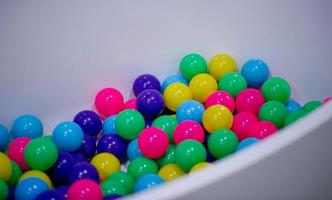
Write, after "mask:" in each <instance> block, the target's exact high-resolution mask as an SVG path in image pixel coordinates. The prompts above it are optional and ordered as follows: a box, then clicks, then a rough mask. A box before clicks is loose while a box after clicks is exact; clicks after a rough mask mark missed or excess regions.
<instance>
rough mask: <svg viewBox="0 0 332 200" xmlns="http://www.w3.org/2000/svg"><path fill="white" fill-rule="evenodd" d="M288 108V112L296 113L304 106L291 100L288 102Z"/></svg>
mask: <svg viewBox="0 0 332 200" xmlns="http://www.w3.org/2000/svg"><path fill="white" fill-rule="evenodd" d="M286 108H287V111H288V112H294V111H297V110H300V109H301V108H302V106H301V105H300V104H299V103H298V102H297V101H295V100H292V99H291V100H289V101H287V103H286Z"/></svg>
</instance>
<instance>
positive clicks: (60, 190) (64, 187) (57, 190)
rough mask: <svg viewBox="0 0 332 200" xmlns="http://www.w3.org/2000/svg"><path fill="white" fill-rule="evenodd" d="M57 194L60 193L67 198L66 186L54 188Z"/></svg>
mask: <svg viewBox="0 0 332 200" xmlns="http://www.w3.org/2000/svg"><path fill="white" fill-rule="evenodd" d="M54 191H56V192H57V193H58V194H60V195H61V196H62V197H63V198H64V199H68V186H64V185H62V186H59V187H56V188H55V190H54Z"/></svg>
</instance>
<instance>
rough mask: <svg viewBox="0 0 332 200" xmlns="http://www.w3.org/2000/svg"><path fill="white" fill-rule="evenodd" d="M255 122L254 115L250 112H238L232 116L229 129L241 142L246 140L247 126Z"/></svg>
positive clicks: (256, 120)
mask: <svg viewBox="0 0 332 200" xmlns="http://www.w3.org/2000/svg"><path fill="white" fill-rule="evenodd" d="M256 122H258V119H257V117H256V115H254V114H252V113H250V112H240V113H237V114H236V115H235V116H234V118H233V125H232V128H231V129H232V131H233V132H234V133H235V134H236V136H237V137H238V138H239V140H240V141H241V140H244V139H246V138H248V129H249V126H250V125H252V124H254V123H256Z"/></svg>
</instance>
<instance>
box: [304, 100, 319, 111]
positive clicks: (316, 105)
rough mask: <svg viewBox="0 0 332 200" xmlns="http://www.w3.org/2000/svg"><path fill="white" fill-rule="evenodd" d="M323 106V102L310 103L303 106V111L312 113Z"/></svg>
mask: <svg viewBox="0 0 332 200" xmlns="http://www.w3.org/2000/svg"><path fill="white" fill-rule="evenodd" d="M321 105H322V102H321V101H309V102H307V103H305V104H304V105H303V110H304V111H305V112H307V113H310V112H312V111H314V110H316V109H317V108H319V107H320V106H321Z"/></svg>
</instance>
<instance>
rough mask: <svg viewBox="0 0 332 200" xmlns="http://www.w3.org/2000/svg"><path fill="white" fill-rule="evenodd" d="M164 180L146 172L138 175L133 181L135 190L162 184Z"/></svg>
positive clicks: (138, 190)
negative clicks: (134, 181) (140, 175)
mask: <svg viewBox="0 0 332 200" xmlns="http://www.w3.org/2000/svg"><path fill="white" fill-rule="evenodd" d="M163 183H164V180H163V179H162V178H161V177H160V176H158V175H156V174H146V175H144V176H142V177H140V178H139V179H138V180H137V181H136V183H135V192H140V191H143V190H148V189H151V188H153V187H155V186H157V185H160V184H163Z"/></svg>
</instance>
